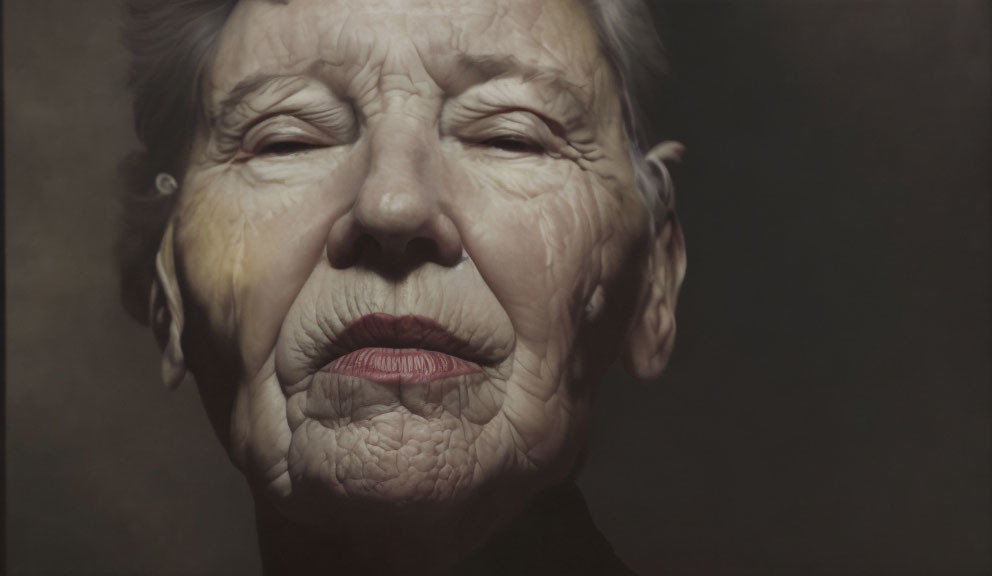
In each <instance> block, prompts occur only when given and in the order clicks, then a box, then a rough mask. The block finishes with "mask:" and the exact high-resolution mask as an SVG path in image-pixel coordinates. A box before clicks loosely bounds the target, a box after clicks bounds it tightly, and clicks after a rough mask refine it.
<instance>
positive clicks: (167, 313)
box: [150, 221, 186, 388]
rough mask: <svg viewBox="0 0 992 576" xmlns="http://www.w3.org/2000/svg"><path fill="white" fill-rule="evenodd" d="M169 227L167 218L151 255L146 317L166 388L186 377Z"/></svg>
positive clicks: (170, 226) (178, 299) (177, 290)
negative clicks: (152, 271) (152, 275)
mask: <svg viewBox="0 0 992 576" xmlns="http://www.w3.org/2000/svg"><path fill="white" fill-rule="evenodd" d="M172 230H173V225H172V222H171V221H170V222H169V224H168V225H167V226H166V229H165V234H163V236H162V243H161V244H160V245H159V249H158V254H157V255H156V256H155V281H154V282H153V284H152V292H151V303H150V304H151V310H150V313H151V318H150V320H151V325H152V330H153V331H154V333H155V339H156V340H157V341H158V345H159V348H161V349H162V381H163V382H164V383H165V385H166V386H167V387H169V388H176V387H177V386H179V383H180V382H182V380H183V377H185V376H186V361H185V359H184V357H183V349H182V334H183V303H182V299H181V297H180V295H179V283H178V281H177V280H176V259H175V254H174V250H173V233H172Z"/></svg>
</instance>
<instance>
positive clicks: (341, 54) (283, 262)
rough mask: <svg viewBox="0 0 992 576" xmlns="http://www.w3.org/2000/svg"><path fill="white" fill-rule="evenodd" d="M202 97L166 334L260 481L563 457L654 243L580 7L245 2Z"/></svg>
mask: <svg viewBox="0 0 992 576" xmlns="http://www.w3.org/2000/svg"><path fill="white" fill-rule="evenodd" d="M204 104H205V106H204V108H205V110H206V115H205V119H204V121H203V123H202V124H201V125H200V127H199V131H198V135H197V137H196V140H195V142H194V146H193V150H192V153H191V158H190V164H189V168H188V171H187V173H186V174H185V177H184V181H183V187H182V192H181V195H180V198H179V200H178V204H177V207H176V210H175V213H174V217H173V220H172V222H171V234H172V238H173V239H172V245H173V246H174V251H175V256H174V258H175V264H176V278H177V285H178V288H179V293H180V294H181V298H182V305H183V308H184V310H185V322H186V325H185V329H184V330H185V331H184V340H183V343H184V350H185V354H186V359H187V362H188V364H189V366H190V369H191V370H192V372H193V374H194V375H195V376H196V378H197V382H198V384H199V386H200V389H201V392H202V394H203V397H204V402H205V404H206V406H207V408H208V411H209V413H210V416H211V419H212V421H213V423H214V425H215V427H216V428H217V431H218V434H219V436H220V437H221V439H222V441H223V442H224V443H225V444H226V446H227V447H228V449H229V451H230V453H231V456H232V458H233V460H234V461H235V463H236V464H237V465H238V466H239V467H240V468H241V469H242V470H243V471H244V472H245V473H246V475H247V476H248V478H249V479H250V480H251V481H252V483H253V485H254V486H255V488H256V490H257V491H259V492H264V493H267V494H268V496H270V497H271V498H273V499H274V500H275V501H276V502H277V503H279V504H280V505H281V507H282V508H283V509H284V510H287V511H289V512H290V513H292V514H295V515H297V516H300V517H309V518H311V519H317V520H320V517H321V516H322V515H323V514H325V513H326V514H327V516H328V517H330V516H331V512H330V511H331V510H337V512H336V513H337V514H340V511H341V510H343V509H344V508H341V506H334V504H341V503H344V502H364V503H366V504H367V505H370V506H374V505H377V504H389V503H393V502H404V503H406V504H413V503H416V502H420V503H425V502H427V503H430V502H436V501H441V500H450V499H456V501H460V500H458V499H460V498H465V497H471V496H472V495H473V494H481V493H483V491H485V492H486V493H489V494H493V493H497V492H493V491H492V490H493V489H495V490H497V491H498V489H499V487H500V486H507V487H511V486H512V487H513V489H515V490H522V491H525V492H526V491H528V490H530V491H533V490H536V489H538V488H541V487H543V486H546V485H548V484H550V483H552V482H555V481H558V480H560V479H561V478H563V477H564V476H565V475H566V474H567V473H568V471H569V470H570V469H571V468H572V467H573V466H574V464H575V461H576V458H577V455H578V453H579V452H580V450H581V447H582V444H583V439H584V438H583V436H584V427H585V424H586V421H587V415H588V412H589V407H590V400H591V395H592V392H593V388H594V386H593V385H592V383H593V382H594V381H595V380H596V377H597V376H599V375H600V374H601V373H602V370H603V369H604V367H605V365H606V364H607V363H608V362H609V361H611V360H612V359H613V358H614V356H615V355H616V352H617V348H618V346H619V344H620V343H621V341H623V339H624V337H625V335H626V334H627V333H628V331H629V328H630V326H631V324H632V322H633V321H634V320H633V318H634V316H635V314H636V313H637V310H636V309H637V307H638V303H639V302H642V301H643V296H644V293H645V290H646V288H645V287H646V284H645V283H644V282H641V281H640V278H641V272H642V269H643V267H644V266H645V262H646V261H647V256H646V255H647V253H648V252H649V250H647V249H646V248H647V247H648V246H649V245H650V242H649V239H650V226H649V215H648V212H647V209H646V207H645V203H644V201H643V199H642V198H641V196H640V194H639V193H638V192H637V190H636V188H635V183H634V172H633V169H632V166H631V157H630V152H629V150H628V147H627V144H626V140H625V137H624V131H623V122H622V107H621V102H620V97H619V94H618V89H617V86H616V81H615V78H614V76H613V74H612V72H611V69H610V67H609V65H608V63H607V62H606V60H605V59H604V57H603V56H602V55H601V53H600V51H599V50H598V44H597V38H596V34H595V31H594V29H593V27H592V25H591V23H590V20H589V17H588V15H587V14H586V13H585V11H584V9H583V8H582V6H581V5H580V4H579V3H578V2H576V1H571V0H554V1H551V0H458V1H455V0H418V1H403V2H399V1H396V0H293V1H292V2H288V3H280V2H268V1H261V0H255V1H243V2H240V3H239V5H238V7H237V8H236V10H235V11H234V13H233V15H232V16H231V18H230V20H229V21H228V22H227V24H226V25H225V27H224V29H223V31H222V33H221V35H220V38H219V40H218V44H217V50H216V53H215V54H214V55H213V56H212V58H211V60H210V63H209V66H208V68H207V69H206V71H205V86H204ZM632 280H633V281H632ZM321 504H327V505H328V506H320V505H321ZM345 506H347V505H345Z"/></svg>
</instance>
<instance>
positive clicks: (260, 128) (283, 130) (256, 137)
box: [241, 114, 338, 154]
mask: <svg viewBox="0 0 992 576" xmlns="http://www.w3.org/2000/svg"><path fill="white" fill-rule="evenodd" d="M283 142H300V143H303V144H312V145H314V146H333V145H335V144H337V143H338V142H337V141H336V140H335V139H334V138H333V137H332V136H330V135H329V134H327V133H326V132H325V131H323V130H321V129H319V128H317V127H316V126H314V125H313V124H311V123H309V122H306V121H305V120H301V119H299V118H296V117H294V116H288V115H285V114H281V115H278V116H273V117H271V118H267V119H265V120H263V121H261V122H259V123H258V124H256V125H254V126H253V127H251V128H249V129H248V131H247V132H246V133H245V135H244V137H243V138H242V144H241V148H242V150H243V151H244V152H247V153H249V154H257V153H258V152H259V151H261V150H264V149H265V147H267V146H271V145H272V144H278V143H283Z"/></svg>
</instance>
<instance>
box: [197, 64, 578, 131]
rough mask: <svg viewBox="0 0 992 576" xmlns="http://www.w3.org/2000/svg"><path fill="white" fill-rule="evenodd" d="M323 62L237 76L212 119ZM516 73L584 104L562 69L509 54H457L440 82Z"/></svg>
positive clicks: (453, 89) (464, 83) (456, 86)
mask: <svg viewBox="0 0 992 576" xmlns="http://www.w3.org/2000/svg"><path fill="white" fill-rule="evenodd" d="M321 65H322V62H320V61H318V62H314V63H313V64H312V65H311V66H310V68H309V69H308V70H307V71H306V72H304V73H302V74H300V73H290V74H279V73H271V72H268V73H266V72H258V73H255V74H252V75H250V76H248V77H246V78H243V79H242V80H240V81H239V82H238V83H237V84H235V85H234V87H233V88H231V90H229V91H228V92H227V94H226V95H225V96H224V98H223V99H222V100H221V101H220V102H218V103H217V104H216V105H215V106H213V107H211V109H210V114H209V117H210V120H211V123H214V124H216V123H222V122H223V121H224V119H226V118H229V117H230V116H232V115H233V114H234V112H235V111H236V110H237V108H238V106H239V105H240V104H241V103H242V102H243V101H244V100H245V99H246V98H247V97H248V96H250V95H252V94H254V93H256V92H261V91H262V90H263V89H264V88H266V87H268V86H269V85H270V84H272V83H273V82H276V81H279V80H287V79H291V78H306V77H314V76H316V73H317V71H318V70H319V69H320V68H321ZM512 77H519V78H520V79H521V80H523V81H524V82H532V81H539V82H540V83H542V84H544V85H546V86H548V87H549V88H551V89H552V90H553V91H555V92H557V93H560V94H565V95H567V96H568V97H569V98H570V99H571V100H573V101H574V102H575V103H576V104H579V105H580V107H582V108H585V107H586V106H585V101H586V97H585V96H586V95H585V91H584V90H583V88H582V87H581V86H580V85H578V84H576V83H574V82H572V81H570V80H568V79H566V77H565V73H564V71H562V70H560V69H558V68H556V67H553V66H539V65H535V64H528V63H526V62H523V61H522V60H520V59H519V58H517V57H516V56H513V55H512V54H481V55H474V54H465V53H462V54H459V55H458V57H457V59H456V60H455V71H454V72H453V73H452V74H450V77H446V78H445V79H444V80H442V81H441V82H440V83H441V84H442V86H441V88H442V89H444V90H445V91H446V92H447V93H448V94H449V95H452V96H457V95H459V94H462V93H464V92H465V91H467V90H468V89H469V88H472V87H473V86H478V85H480V84H485V83H486V82H491V81H493V80H496V79H498V78H512Z"/></svg>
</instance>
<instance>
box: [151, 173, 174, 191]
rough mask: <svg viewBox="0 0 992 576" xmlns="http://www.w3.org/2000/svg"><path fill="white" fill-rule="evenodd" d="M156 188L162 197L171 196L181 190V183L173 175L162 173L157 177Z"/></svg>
mask: <svg viewBox="0 0 992 576" xmlns="http://www.w3.org/2000/svg"><path fill="white" fill-rule="evenodd" d="M155 188H156V189H157V190H158V193H159V195H160V196H171V195H173V194H175V192H176V190H178V189H179V183H178V182H176V179H175V178H173V177H172V175H171V174H166V173H165V172H162V173H161V174H159V175H158V176H156V177H155Z"/></svg>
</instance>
